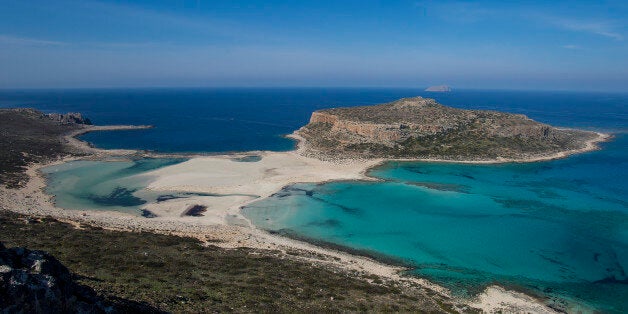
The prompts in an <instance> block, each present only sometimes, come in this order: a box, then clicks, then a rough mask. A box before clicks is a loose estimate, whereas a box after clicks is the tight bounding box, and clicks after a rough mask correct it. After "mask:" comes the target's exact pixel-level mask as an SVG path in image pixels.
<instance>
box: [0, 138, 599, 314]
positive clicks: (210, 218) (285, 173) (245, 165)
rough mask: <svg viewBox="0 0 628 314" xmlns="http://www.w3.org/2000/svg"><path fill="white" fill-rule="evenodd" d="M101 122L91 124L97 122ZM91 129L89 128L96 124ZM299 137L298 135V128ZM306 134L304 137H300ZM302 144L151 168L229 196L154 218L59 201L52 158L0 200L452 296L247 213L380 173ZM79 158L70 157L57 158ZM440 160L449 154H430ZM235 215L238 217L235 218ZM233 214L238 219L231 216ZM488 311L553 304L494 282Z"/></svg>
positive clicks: (161, 181)
mask: <svg viewBox="0 0 628 314" xmlns="http://www.w3.org/2000/svg"><path fill="white" fill-rule="evenodd" d="M98 129H99V128H98V127H94V128H92V129H91V130H98ZM91 130H89V131H91ZM84 132H85V131H82V132H76V133H73V134H71V135H70V136H69V138H68V141H69V142H70V143H71V144H73V145H74V146H76V147H77V148H79V149H84V151H86V152H87V153H90V154H92V158H93V157H94V155H96V156H97V157H104V156H111V155H130V154H134V153H136V152H134V151H127V150H117V151H108V150H100V149H96V148H92V147H90V146H89V145H87V144H86V143H84V142H81V141H80V140H78V139H75V136H76V135H77V134H80V133H84ZM295 137H296V138H298V136H295ZM607 139H608V135H605V134H599V136H598V138H596V139H594V140H591V141H590V142H588V143H586V146H585V147H583V148H582V149H579V150H573V151H568V152H562V153H559V154H554V155H550V156H541V157H537V158H532V159H526V160H492V161H468V162H473V163H488V162H492V163H496V162H530V161H540V160H548V159H556V158H562V157H566V156H568V155H571V154H574V153H579V152H584V151H589V150H594V149H597V143H599V142H601V141H604V140H607ZM299 140H302V139H299ZM301 151H302V145H300V146H299V149H297V150H295V151H290V152H260V153H257V152H256V153H255V154H258V155H260V156H261V157H262V159H261V160H260V161H257V162H238V161H235V160H234V157H241V156H242V154H238V155H222V156H205V157H194V158H191V159H190V160H188V161H186V162H183V163H180V164H176V165H172V166H168V167H164V168H161V169H158V170H155V171H152V172H149V173H146V174H144V175H145V176H150V178H151V180H152V181H151V183H150V185H149V186H148V188H149V189H151V190H155V191H179V192H182V191H183V192H202V193H212V194H222V195H228V196H223V197H207V196H192V197H189V198H184V199H173V200H169V201H165V202H160V203H154V204H147V205H146V206H145V208H146V209H147V210H149V211H151V212H152V213H154V214H156V215H157V217H155V218H144V217H140V216H135V215H130V214H123V213H118V212H110V211H94V210H82V211H77V210H65V209H61V208H57V207H55V206H54V203H53V198H52V196H50V195H47V194H45V192H44V187H45V178H44V177H43V176H42V175H41V173H40V172H39V169H40V168H42V167H44V166H49V165H50V164H47V165H42V164H37V165H32V166H31V167H30V168H29V169H28V171H27V173H28V175H29V176H30V177H31V180H30V181H29V182H28V184H27V185H26V186H25V187H24V188H21V189H6V188H4V187H0V204H1V206H2V208H3V209H5V210H10V211H14V212H19V213H23V214H29V215H35V216H53V217H56V218H58V219H60V220H63V221H68V222H71V223H73V224H75V225H77V226H80V224H82V223H86V224H90V225H96V226H100V227H103V228H109V229H114V230H130V231H150V232H158V233H166V234H174V235H182V236H192V237H195V238H199V239H201V240H202V241H211V242H212V243H213V244H216V245H219V246H222V247H225V248H234V247H252V248H261V249H275V250H279V251H283V252H285V251H287V250H301V251H306V252H311V253H316V254H317V255H318V256H323V257H317V258H314V257H291V258H300V259H308V261H311V262H312V263H315V264H320V265H326V266H331V267H335V268H339V269H344V270H348V271H358V272H363V273H366V274H375V275H378V276H382V277H385V278H388V279H390V280H396V281H399V282H403V283H407V284H409V285H419V286H423V287H426V288H428V289H430V290H434V291H437V292H439V293H440V294H442V295H445V296H449V292H448V291H447V290H446V289H444V288H442V287H439V286H437V285H435V284H432V283H430V282H428V281H427V280H424V279H419V278H414V277H408V276H402V275H400V274H399V272H400V270H401V268H399V267H394V266H389V265H385V264H383V263H380V262H377V261H374V260H372V259H370V258H365V257H360V256H353V255H350V254H347V253H344V252H338V251H335V250H330V249H326V248H321V247H317V246H315V245H312V244H309V243H304V242H300V241H296V240H292V239H287V238H284V237H280V236H276V235H271V234H269V233H267V232H265V231H262V230H259V229H258V228H256V227H255V226H253V225H252V224H251V223H250V222H249V221H248V220H246V218H244V217H243V216H242V215H241V214H240V208H241V207H242V206H244V205H246V204H248V203H250V202H253V201H256V200H259V199H262V198H265V197H268V196H270V195H272V194H273V193H276V192H278V191H279V190H280V189H281V188H283V187H285V186H287V185H290V184H294V183H300V182H325V181H331V180H373V179H372V178H369V177H367V176H366V174H365V173H366V171H367V170H368V169H369V168H371V167H374V166H376V165H378V164H380V163H381V162H383V160H379V159H377V160H367V161H360V160H346V161H335V162H333V161H321V160H319V159H315V158H310V157H305V156H303V155H302V154H301ZM72 159H76V158H67V159H64V160H61V161H57V163H61V162H66V161H68V160H72ZM426 161H438V162H442V161H443V160H426ZM192 205H203V206H207V211H206V212H204V213H203V216H199V217H191V216H182V213H183V212H184V211H185V210H186V209H187V208H189V206H192ZM234 221H235V222H236V224H234V223H233V222H234ZM230 222H231V223H230ZM462 302H464V303H466V304H468V305H470V306H473V307H477V308H481V309H483V310H485V311H486V312H498V311H504V312H531V313H545V312H548V313H549V312H553V310H552V309H551V308H549V307H547V306H545V305H544V304H543V303H542V302H541V301H539V300H536V299H534V298H532V297H529V296H527V295H524V294H521V293H518V292H512V291H507V290H505V289H503V288H500V287H488V288H487V289H486V290H485V291H484V293H482V294H481V295H479V296H478V297H477V298H476V299H475V300H464V301H462Z"/></svg>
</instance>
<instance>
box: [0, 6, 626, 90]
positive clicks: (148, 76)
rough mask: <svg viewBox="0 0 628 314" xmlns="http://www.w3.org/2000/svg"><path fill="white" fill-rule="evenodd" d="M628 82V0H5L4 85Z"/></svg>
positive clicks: (0, 80)
mask: <svg viewBox="0 0 628 314" xmlns="http://www.w3.org/2000/svg"><path fill="white" fill-rule="evenodd" d="M436 84H449V85H451V86H453V87H459V88H480V89H556V90H563V89H569V90H614V91H628V1H625V0H622V1H272V0H271V1H203V0H191V1H184V0H164V1H91V0H84V1H78V0H77V1H69V0H68V1H66V0H54V1H50V0H45V1H44V0H42V1H31V0H0V88H56V87H59V88H64V87H151V86H172V87H182V86H345V87H349V86H356V87H357V86H374V87H424V86H427V85H436Z"/></svg>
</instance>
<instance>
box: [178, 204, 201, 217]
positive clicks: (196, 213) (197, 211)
mask: <svg viewBox="0 0 628 314" xmlns="http://www.w3.org/2000/svg"><path fill="white" fill-rule="evenodd" d="M206 211H207V206H203V205H193V206H190V207H188V209H186V210H185V211H184V212H183V214H181V216H192V217H201V216H203V213H204V212H206Z"/></svg>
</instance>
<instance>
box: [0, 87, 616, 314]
mask: <svg viewBox="0 0 628 314" xmlns="http://www.w3.org/2000/svg"><path fill="white" fill-rule="evenodd" d="M416 95H421V96H425V97H433V98H436V99H437V100H438V101H439V102H441V103H443V104H446V105H450V106H454V107H458V108H468V109H491V110H500V111H507V112H514V113H522V114H526V115H528V116H529V117H531V118H533V119H535V120H538V121H541V122H545V123H550V124H553V125H557V126H564V127H578V128H585V129H593V130H598V131H604V132H613V133H616V134H617V138H615V139H614V140H613V141H612V142H609V143H606V144H604V145H603V146H604V147H603V148H604V149H603V150H602V151H597V152H592V153H588V154H583V155H578V156H573V157H570V158H568V159H563V160H559V161H552V162H543V163H534V164H525V165H523V164H508V165H492V166H481V165H453V164H426V163H388V164H386V165H384V166H383V167H380V168H378V169H376V170H374V171H372V173H371V175H373V176H376V177H379V178H382V179H383V180H384V181H383V182H369V183H365V182H335V183H327V184H322V185H316V184H299V185H295V186H293V187H290V188H287V189H285V190H284V191H281V192H280V193H278V194H277V195H276V196H275V197H273V198H271V199H268V200H264V201H261V202H257V203H254V204H253V206H251V207H248V208H246V209H245V210H244V211H245V213H246V215H248V216H249V217H250V218H251V219H252V220H253V221H254V222H255V223H256V224H258V225H259V226H261V227H263V228H267V229H269V230H278V231H282V232H286V233H290V234H291V235H293V236H299V237H307V238H310V239H312V240H315V241H325V242H329V243H334V244H337V245H343V246H346V247H348V248H353V249H363V250H367V251H368V252H369V254H373V255H377V256H379V257H382V256H384V257H390V258H394V259H396V260H398V261H402V262H404V263H407V264H411V265H412V266H414V270H413V273H416V274H418V275H421V276H426V277H429V278H430V279H432V280H434V281H437V282H439V283H441V284H443V285H445V286H448V287H450V288H452V289H453V290H454V291H456V292H457V293H461V294H464V293H469V292H475V291H478V290H479V289H481V288H482V287H483V286H485V285H486V284H490V283H492V282H499V283H500V284H503V285H508V286H513V287H518V288H522V289H525V290H526V291H528V292H536V293H541V294H542V295H554V296H560V297H563V298H570V299H573V300H575V301H576V302H582V303H585V304H588V305H591V306H593V307H594V308H596V309H601V310H604V311H607V312H617V313H619V312H628V305H627V304H626V303H627V302H628V301H626V300H628V288H626V287H628V281H627V279H626V266H627V263H628V262H627V261H628V256H627V255H628V254H627V253H626V251H627V242H628V240H627V238H628V226H627V225H626V224H627V222H626V220H627V217H626V215H627V211H628V210H627V202H628V199H627V197H626V195H628V187H627V186H626V185H627V184H628V183H627V182H628V180H626V179H625V178H626V177H628V170H627V169H628V165H627V163H628V139H627V136H626V130H628V94H626V93H586V92H536V91H473V90H468V91H464V90H461V91H455V92H453V93H428V92H423V91H420V90H417V89H409V88H408V89H394V88H391V89H384V88H382V89H364V88H355V89H342V88H335V89H334V88H301V89H299V88H293V89H280V88H277V89H250V88H242V89H121V90H50V91H8V90H4V91H0V107H14V106H17V107H25V106H27V107H36V108H39V109H41V110H44V111H46V112H68V111H78V112H83V113H84V114H86V115H87V116H88V117H89V118H91V120H92V121H94V123H96V124H152V125H154V126H155V128H153V129H149V130H133V131H120V132H93V133H89V134H87V135H85V136H83V137H82V138H83V139H86V140H88V141H90V142H92V143H94V144H95V145H96V146H98V147H103V148H138V149H147V150H154V151H161V152H190V151H194V152H224V151H248V150H277V151H281V150H289V149H292V148H293V145H294V143H293V142H292V141H291V140H288V139H286V138H284V137H283V135H285V134H288V133H291V132H292V131H293V130H295V129H297V128H299V127H301V126H302V125H304V124H305V123H307V121H308V119H309V117H310V114H311V112H312V111H314V110H318V109H322V108H329V107H340V106H356V105H367V104H376V103H382V102H388V101H393V100H396V99H398V98H401V97H411V96H416ZM257 158H258V157H257V156H254V155H251V156H247V157H245V158H240V159H238V161H242V162H255V161H256V160H257ZM170 162H177V161H172V160H170V161H168V160H152V159H151V160H137V161H118V162H106V163H98V162H87V161H81V162H75V163H70V164H67V165H61V166H56V167H53V168H50V169H48V170H47V171H50V175H49V178H50V185H49V186H48V192H49V193H51V194H55V195H56V201H57V204H58V205H60V206H61V207H64V208H69V209H82V208H93V209H102V210H117V211H125V212H130V213H134V214H142V211H141V208H142V206H143V204H145V203H146V202H152V201H164V200H168V199H172V198H179V197H187V196H189V195H186V194H185V193H174V194H172V195H155V194H151V193H150V192H147V191H145V190H144V189H143V188H144V187H145V186H146V185H147V184H148V183H149V181H150V178H148V177H146V176H141V174H142V173H144V172H146V171H148V170H150V169H155V168H158V167H161V166H163V165H167V164H169V163H170ZM138 174H140V175H138Z"/></svg>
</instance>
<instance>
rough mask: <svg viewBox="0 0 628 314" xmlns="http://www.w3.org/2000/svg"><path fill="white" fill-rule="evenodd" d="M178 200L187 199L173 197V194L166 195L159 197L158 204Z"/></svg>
mask: <svg viewBox="0 0 628 314" xmlns="http://www.w3.org/2000/svg"><path fill="white" fill-rule="evenodd" d="M178 198H185V197H184V196H176V195H172V194H166V195H160V196H158V197H157V203H161V202H165V201H169V200H174V199H178Z"/></svg>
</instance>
